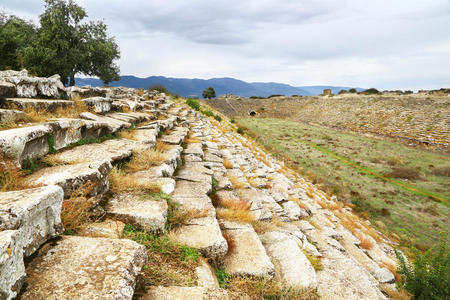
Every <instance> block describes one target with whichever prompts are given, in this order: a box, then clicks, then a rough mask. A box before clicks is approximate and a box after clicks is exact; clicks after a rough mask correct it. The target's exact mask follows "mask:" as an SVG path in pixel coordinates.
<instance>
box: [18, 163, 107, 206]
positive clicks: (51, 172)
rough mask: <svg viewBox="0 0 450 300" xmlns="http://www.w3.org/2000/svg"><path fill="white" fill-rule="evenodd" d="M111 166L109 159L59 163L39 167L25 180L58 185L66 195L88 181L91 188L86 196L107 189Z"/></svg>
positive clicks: (39, 183)
mask: <svg viewBox="0 0 450 300" xmlns="http://www.w3.org/2000/svg"><path fill="white" fill-rule="evenodd" d="M111 168H112V165H111V163H110V162H109V160H103V161H101V160H98V161H92V162H83V163H77V164H73V165H61V166H55V167H49V168H44V169H41V170H39V171H37V172H35V173H33V174H32V175H30V176H28V177H27V179H26V182H27V183H28V184H30V185H59V186H60V187H62V188H63V190H64V196H66V197H68V196H70V195H71V194H72V193H73V192H74V191H76V190H77V189H79V188H81V187H82V186H84V185H85V184H87V183H89V182H90V183H92V187H91V188H92V189H91V190H90V192H89V193H88V195H87V196H98V195H103V194H104V193H106V192H107V191H108V190H109V180H108V172H109V170H111Z"/></svg>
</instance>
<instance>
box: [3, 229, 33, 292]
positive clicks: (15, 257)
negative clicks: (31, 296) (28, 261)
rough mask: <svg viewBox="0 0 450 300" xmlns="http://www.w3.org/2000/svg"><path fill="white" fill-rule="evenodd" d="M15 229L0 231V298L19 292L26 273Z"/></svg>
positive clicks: (17, 233)
mask: <svg viewBox="0 0 450 300" xmlns="http://www.w3.org/2000/svg"><path fill="white" fill-rule="evenodd" d="M19 239H20V238H19V232H18V231H17V230H4V231H0V298H1V299H5V300H9V299H13V298H14V297H15V296H17V294H18V293H19V292H20V289H21V287H22V285H23V284H24V283H25V280H26V278H27V275H26V273H25V265H24V262H23V249H22V246H21V245H20V242H19Z"/></svg>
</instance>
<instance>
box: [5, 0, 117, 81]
mask: <svg viewBox="0 0 450 300" xmlns="http://www.w3.org/2000/svg"><path fill="white" fill-rule="evenodd" d="M86 17H87V13H86V11H85V10H84V8H82V7H81V6H79V5H77V4H76V3H75V2H74V1H73V0H45V10H44V13H43V14H42V15H40V27H38V28H35V27H34V26H33V25H32V24H30V23H27V22H26V21H23V20H21V19H19V18H17V17H7V18H6V22H4V21H2V20H3V19H5V18H0V50H2V53H1V54H0V55H1V58H2V60H1V62H0V66H1V67H2V68H11V69H19V68H24V67H25V68H27V69H28V70H30V71H31V72H32V73H34V74H36V75H38V76H51V75H53V74H59V75H60V76H61V78H62V80H63V82H64V83H65V84H67V83H68V78H70V82H69V84H70V85H74V84H75V74H78V73H81V74H84V75H88V76H98V77H99V78H100V79H102V80H103V81H104V82H105V83H109V82H111V81H114V80H118V79H119V67H118V65H117V64H116V63H115V60H116V59H118V58H120V52H119V47H118V45H117V44H116V42H115V39H114V38H113V37H109V36H108V34H107V32H106V31H107V26H106V25H105V23H103V22H101V21H100V22H92V21H89V22H84V20H85V18H86ZM17 32H19V33H21V34H19V35H18V34H17ZM3 49H5V51H3ZM3 56H6V57H7V59H5V62H3ZM13 62H14V63H13Z"/></svg>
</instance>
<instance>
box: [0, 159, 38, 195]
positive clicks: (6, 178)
mask: <svg viewBox="0 0 450 300" xmlns="http://www.w3.org/2000/svg"><path fill="white" fill-rule="evenodd" d="M33 187H36V186H32V185H30V184H28V183H26V181H25V175H24V173H23V172H22V171H21V170H20V169H19V168H17V167H16V166H15V165H14V163H13V162H12V161H11V160H10V159H8V158H5V156H4V155H3V154H1V153H0V192H8V191H16V190H24V189H29V188H33Z"/></svg>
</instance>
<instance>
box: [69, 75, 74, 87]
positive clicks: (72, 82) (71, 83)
mask: <svg viewBox="0 0 450 300" xmlns="http://www.w3.org/2000/svg"><path fill="white" fill-rule="evenodd" d="M74 85H75V74H70V82H69V86H74Z"/></svg>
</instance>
